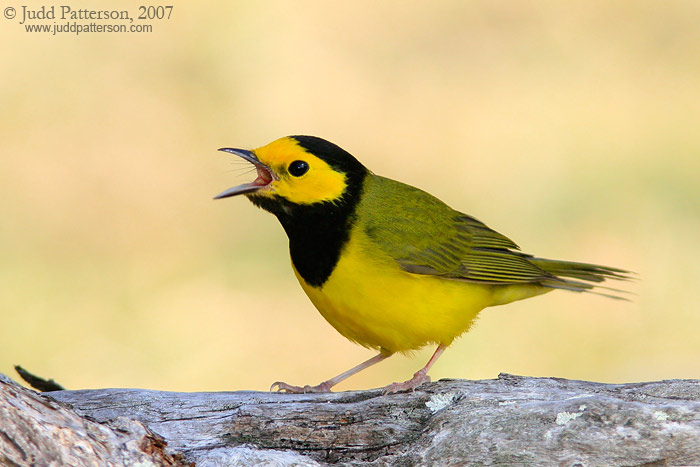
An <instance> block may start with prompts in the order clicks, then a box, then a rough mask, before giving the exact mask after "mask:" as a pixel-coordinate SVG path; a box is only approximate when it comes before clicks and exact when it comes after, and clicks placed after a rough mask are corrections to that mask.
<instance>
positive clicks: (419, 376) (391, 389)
mask: <svg viewBox="0 0 700 467" xmlns="http://www.w3.org/2000/svg"><path fill="white" fill-rule="evenodd" d="M446 348H447V346H444V345H442V344H440V345H438V348H437V349H435V353H434V354H433V356H432V357H430V360H428V363H426V364H425V366H424V367H423V368H421V369H420V370H418V371H417V372H416V373H415V374H414V375H413V378H411V379H409V380H408V381H404V382H403V383H392V384H390V385H389V386H387V387H385V388H384V394H393V393H395V392H401V391H408V390H409V389H410V390H412V391H414V390H415V389H416V388H417V387H418V386H420V385H421V384H423V383H429V382H430V376H428V371H429V370H430V367H431V366H433V364H434V363H435V362H436V361H437V359H438V358H440V355H442V353H443V352H444V351H445V349H446Z"/></svg>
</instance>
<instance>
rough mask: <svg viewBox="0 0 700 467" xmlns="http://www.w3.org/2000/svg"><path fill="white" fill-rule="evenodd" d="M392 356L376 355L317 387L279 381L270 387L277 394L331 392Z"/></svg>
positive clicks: (385, 354)
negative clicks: (332, 389) (350, 378)
mask: <svg viewBox="0 0 700 467" xmlns="http://www.w3.org/2000/svg"><path fill="white" fill-rule="evenodd" d="M390 356H391V354H390V353H384V352H380V353H379V354H378V355H375V356H374V357H372V358H370V359H369V360H367V361H364V362H362V363H360V364H359V365H357V366H356V367H353V368H350V369H349V370H348V371H346V372H345V373H341V374H339V375H338V376H336V377H335V378H331V379H329V380H328V381H324V382H323V383H321V384H319V385H317V386H309V385H308V384H307V385H306V386H303V387H302V386H292V385H291V384H287V383H283V382H282V381H277V382H275V383H272V386H270V391H277V392H290V393H292V394H304V393H307V392H331V388H332V387H333V386H335V385H336V384H338V383H340V382H341V381H343V380H346V379H348V378H349V377H351V376H352V375H354V374H355V373H359V372H360V371H362V370H364V369H365V368H369V367H371V366H372V365H374V364H375V363H379V362H381V361H382V360H384V359H387V358H389V357H390Z"/></svg>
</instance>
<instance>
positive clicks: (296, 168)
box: [287, 161, 309, 177]
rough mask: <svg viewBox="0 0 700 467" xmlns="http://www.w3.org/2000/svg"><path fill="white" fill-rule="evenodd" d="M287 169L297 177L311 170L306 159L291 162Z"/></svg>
mask: <svg viewBox="0 0 700 467" xmlns="http://www.w3.org/2000/svg"><path fill="white" fill-rule="evenodd" d="M287 170H288V171H289V173H290V174H292V175H294V176H295V177H301V176H302V175H304V174H305V173H306V172H307V171H308V170H309V164H307V163H306V162H305V161H294V162H292V163H291V164H289V169H287Z"/></svg>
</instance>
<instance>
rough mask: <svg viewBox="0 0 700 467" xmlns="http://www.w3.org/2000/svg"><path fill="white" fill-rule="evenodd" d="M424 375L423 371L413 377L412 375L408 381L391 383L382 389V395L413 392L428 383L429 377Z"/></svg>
mask: <svg viewBox="0 0 700 467" xmlns="http://www.w3.org/2000/svg"><path fill="white" fill-rule="evenodd" d="M425 373H426V372H425V371H423V370H420V371H418V372H417V373H416V374H415V375H413V378H411V379H409V380H408V381H404V382H403V383H392V384H390V385H389V386H387V387H385V388H384V390H383V391H382V394H384V395H387V394H394V393H396V392H401V391H408V390H411V391H415V390H416V388H417V387H418V386H420V385H421V384H423V383H429V382H430V376H428V375H427V374H425Z"/></svg>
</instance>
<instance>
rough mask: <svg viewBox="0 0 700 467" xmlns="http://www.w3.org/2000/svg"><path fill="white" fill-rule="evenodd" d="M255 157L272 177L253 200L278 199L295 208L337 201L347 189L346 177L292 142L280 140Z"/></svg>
mask: <svg viewBox="0 0 700 467" xmlns="http://www.w3.org/2000/svg"><path fill="white" fill-rule="evenodd" d="M253 153H254V154H255V156H256V157H257V158H258V160H259V161H260V163H261V164H263V165H264V166H265V167H267V168H268V169H269V170H270V174H269V175H271V177H272V180H271V181H270V182H269V183H267V184H266V185H265V186H264V187H262V188H260V189H259V190H257V191H255V193H254V194H253V196H256V197H257V196H262V197H272V196H274V195H277V196H281V197H282V198H285V199H286V200H288V201H290V202H292V203H295V204H313V203H319V202H323V201H335V200H338V199H339V198H340V197H341V196H342V195H343V192H344V190H345V187H346V186H347V181H346V176H345V174H343V173H341V172H338V171H336V170H334V169H333V168H332V167H331V166H330V165H328V164H327V163H326V162H325V161H323V160H322V159H319V158H318V157H316V156H314V155H313V154H311V153H309V152H307V151H306V150H304V148H302V147H301V146H300V145H299V144H298V143H297V141H296V140H294V139H293V138H288V137H285V138H280V139H278V140H276V141H273V142H271V143H270V144H268V145H266V146H263V147H260V148H258V149H255V150H254V151H253ZM261 170H265V169H264V168H261V167H259V168H258V174H259V175H258V176H259V177H260V176H261V174H260V171H261ZM265 175H267V174H262V176H263V177H264V176H265Z"/></svg>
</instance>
